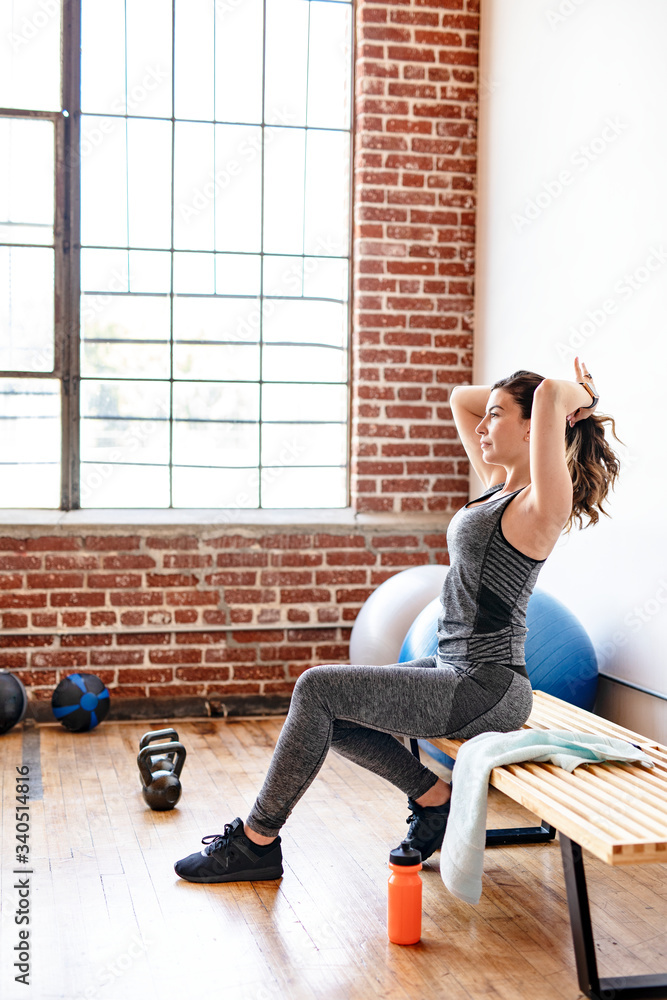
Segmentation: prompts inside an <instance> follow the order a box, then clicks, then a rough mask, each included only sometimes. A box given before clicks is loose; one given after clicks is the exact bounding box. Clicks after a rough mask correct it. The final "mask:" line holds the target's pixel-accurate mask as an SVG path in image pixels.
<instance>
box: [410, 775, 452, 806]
mask: <svg viewBox="0 0 667 1000" xmlns="http://www.w3.org/2000/svg"><path fill="white" fill-rule="evenodd" d="M451 794H452V789H451V786H450V785H448V784H447V783H446V782H445V781H443V780H442V778H438V780H437V781H436V783H435V784H434V785H431V787H430V788H429V790H428V791H427V792H424V794H423V795H420V796H419V798H418V799H415V800H414V801H415V802H416V803H417V805H418V806H425V807H428V806H444V804H445V802H447V801H448V800H449V797H450V795H451Z"/></svg>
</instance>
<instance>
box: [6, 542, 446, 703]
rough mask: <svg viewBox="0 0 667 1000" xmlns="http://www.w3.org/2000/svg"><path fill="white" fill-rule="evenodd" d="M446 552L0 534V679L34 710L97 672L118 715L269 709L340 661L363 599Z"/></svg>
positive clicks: (388, 545)
mask: <svg viewBox="0 0 667 1000" xmlns="http://www.w3.org/2000/svg"><path fill="white" fill-rule="evenodd" d="M444 546H445V538H444V535H443V534H442V532H438V531H434V530H433V529H428V528H424V527H423V526H422V528H421V529H418V530H412V531H400V532H397V531H396V530H395V529H379V528H374V529H369V530H366V531H361V530H353V531H349V530H345V531H343V530H336V529H328V530H326V531H324V530H320V529H316V530H313V529H307V530H277V531H276V530H274V531H272V532H268V531H267V529H266V528H256V529H250V528H243V529H233V530H232V529H229V530H228V531H226V532H224V533H222V534H221V532H220V529H217V531H216V530H214V529H212V528H198V529H196V530H193V531H188V533H178V534H175V533H174V531H173V529H163V530H156V529H150V528H143V529H138V530H137V529H133V530H131V531H130V532H121V531H120V530H118V531H113V532H110V531H108V530H107V531H106V532H103V531H102V530H101V529H97V530H96V531H93V532H88V533H86V534H83V533H81V530H80V529H78V530H66V529H59V531H58V533H57V534H52V535H45V534H43V532H41V531H40V530H39V529H36V528H33V529H31V530H30V531H27V530H26V529H22V530H21V529H18V528H17V529H12V530H11V531H9V530H7V529H6V534H5V535H4V536H2V537H0V615H1V618H2V632H0V668H9V669H11V670H12V671H14V672H15V673H16V674H17V676H18V677H20V678H21V680H22V681H23V682H24V683H25V684H26V686H28V687H29V688H30V696H31V698H33V699H34V700H35V701H37V702H48V701H49V700H50V697H51V693H52V691H53V688H54V686H55V685H56V684H57V683H58V681H59V680H61V679H62V678H63V677H65V676H66V675H67V674H68V673H71V672H73V671H75V670H84V671H90V672H92V673H96V674H97V675H98V676H99V677H101V678H102V680H103V681H104V682H105V683H106V684H107V685H108V686H109V689H110V691H111V693H112V697H113V703H114V705H115V708H116V713H117V714H119V715H128V714H129V715H151V714H155V712H156V711H158V712H160V713H161V714H165V715H168V714H183V713H187V714H201V713H209V712H212V713H213V714H216V713H220V712H231V713H232V714H237V713H239V712H243V711H245V712H248V711H253V712H263V711H271V710H274V711H276V710H278V711H280V710H282V709H284V708H285V705H286V703H287V700H288V696H289V692H290V691H291V688H292V686H293V684H294V681H295V679H296V678H297V677H298V675H299V674H300V673H301V672H302V671H303V670H304V669H305V668H306V667H307V666H310V665H311V664H313V663H318V662H319V663H322V662H328V661H333V662H338V661H342V662H345V661H346V660H347V658H348V641H349V635H350V628H351V624H352V623H353V621H354V619H355V617H356V615H357V612H358V610H359V607H360V606H361V604H362V603H363V601H365V599H366V598H367V597H368V595H369V594H370V593H371V592H372V591H373V590H374V589H375V588H376V587H377V586H378V585H379V584H380V583H382V582H383V581H384V580H386V579H387V578H388V577H390V576H391V575H392V574H393V573H395V572H397V571H399V570H401V569H406V568H409V567H411V566H418V565H422V564H425V563H429V562H444V561H445V560H446V553H445V548H444ZM146 699H160V702H159V703H158V705H155V704H154V703H153V702H150V703H149V702H147V701H146ZM223 706H224V707H223ZM37 708H39V706H37ZM37 714H38V715H39V716H40V717H44V718H48V717H49V711H48V705H44V706H43V711H39V712H37Z"/></svg>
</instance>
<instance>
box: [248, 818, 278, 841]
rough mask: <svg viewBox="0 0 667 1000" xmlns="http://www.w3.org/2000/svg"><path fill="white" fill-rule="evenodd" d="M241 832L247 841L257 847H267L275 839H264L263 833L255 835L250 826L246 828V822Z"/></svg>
mask: <svg viewBox="0 0 667 1000" xmlns="http://www.w3.org/2000/svg"><path fill="white" fill-rule="evenodd" d="M243 832H244V833H245V835H246V837H247V838H248V840H252V842H253V844H257V845H258V846H259V847H268V846H269V844H272V843H273V841H274V840H275V839H276V838H275V837H265V836H264V834H263V833H257V831H256V830H253V828H252V827H251V826H248V823H247V821H246V822H245V823H244V824H243Z"/></svg>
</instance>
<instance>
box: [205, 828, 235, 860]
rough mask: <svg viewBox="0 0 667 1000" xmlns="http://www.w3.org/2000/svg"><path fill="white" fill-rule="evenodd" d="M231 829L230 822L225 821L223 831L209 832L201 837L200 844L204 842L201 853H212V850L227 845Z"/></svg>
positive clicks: (217, 849)
mask: <svg viewBox="0 0 667 1000" xmlns="http://www.w3.org/2000/svg"><path fill="white" fill-rule="evenodd" d="M231 831H232V824H231V823H225V832H224V833H209V834H208V835H207V836H206V837H202V839H201V842H202V844H206V847H205V848H204V850H203V851H202V854H212V853H213V851H219V850H220V848H222V847H227V846H228V845H229V839H230V834H231Z"/></svg>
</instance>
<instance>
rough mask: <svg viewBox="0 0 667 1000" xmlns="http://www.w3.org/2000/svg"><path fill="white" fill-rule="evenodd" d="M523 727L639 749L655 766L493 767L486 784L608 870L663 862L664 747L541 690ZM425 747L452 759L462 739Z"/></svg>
mask: <svg viewBox="0 0 667 1000" xmlns="http://www.w3.org/2000/svg"><path fill="white" fill-rule="evenodd" d="M525 728H527V729H564V730H567V731H570V732H587V733H597V734H598V735H603V736H610V737H612V738H614V739H622V740H626V741H627V742H629V743H634V744H638V745H639V746H641V748H642V750H644V752H645V753H647V754H648V755H649V756H650V757H651V758H652V759H653V760H654V761H655V767H654V768H652V769H648V768H644V767H642V766H641V765H638V764H626V763H620V762H607V763H602V764H585V765H580V766H579V767H577V768H576V769H575V771H574V772H572V773H570V772H569V771H565V770H564V769H563V768H559V767H557V766H556V765H555V764H548V763H544V764H538V763H536V762H527V763H525V764H509V765H506V766H504V767H497V768H494V770H493V771H492V772H491V778H490V782H491V784H492V785H493V786H494V787H495V788H497V789H499V791H501V792H504V793H505V794H506V795H509V797H510V798H512V799H514V800H515V801H516V802H518V803H520V804H521V805H522V806H524V808H526V809H529V810H530V812H532V813H534V814H535V815H536V816H538V817H539V818H540V819H542V820H544V822H546V823H548V824H550V825H551V826H554V827H555V828H556V829H557V830H559V831H561V833H563V834H565V836H567V837H569V838H570V839H571V840H573V841H575V842H576V843H578V844H581V845H582V847H585V848H587V849H588V850H589V851H591V853H592V854H594V855H595V856H596V857H598V858H600V859H601V860H603V861H605V862H607V864H610V865H626V864H638V863H645V862H656V861H657V862H664V863H667V747H664V746H662V745H661V744H659V743H656V742H655V741H651V740H648V739H647V738H646V737H644V736H641V735H640V734H639V733H635V732H633V731H632V730H629V729H624V728H623V727H622V726H617V725H616V724H615V723H610V722H608V720H606V719H601V718H600V717H599V716H597V715H594V714H593V713H592V712H586V711H584V710H583V709H580V708H576V707H575V706H572V705H567V704H565V703H564V702H561V701H560V700H559V699H558V698H554V697H552V696H551V695H547V694H544V692H541V691H536V692H535V697H534V703H533V711H532V713H531V716H530V718H529V719H528V721H527V723H526V726H525ZM430 742H431V743H433V744H434V745H435V746H437V747H438V748H439V749H441V750H443V751H444V752H445V753H447V754H449V755H450V756H452V757H456V755H457V753H458V751H459V749H460V747H461V745H462V742H463V741H462V740H451V739H448V738H446V737H441V738H436V739H432V740H431V741H430ZM625 796H627V806H625V805H624V803H623V798H624V797H625ZM624 808H627V809H628V812H627V813H626V814H625V815H624V814H623V809H624Z"/></svg>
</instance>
